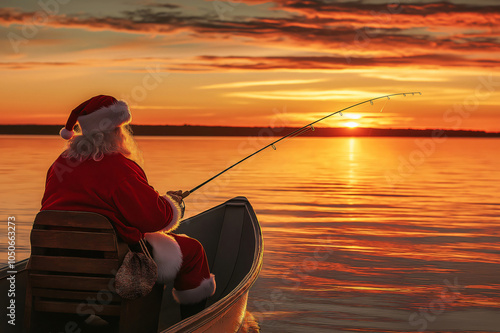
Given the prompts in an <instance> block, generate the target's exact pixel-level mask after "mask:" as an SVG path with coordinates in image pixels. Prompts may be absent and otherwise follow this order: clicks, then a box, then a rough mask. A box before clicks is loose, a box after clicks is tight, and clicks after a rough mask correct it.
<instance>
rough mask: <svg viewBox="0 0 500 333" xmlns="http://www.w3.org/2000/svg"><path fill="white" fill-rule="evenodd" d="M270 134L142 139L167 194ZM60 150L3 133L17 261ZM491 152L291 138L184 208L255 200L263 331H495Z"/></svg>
mask: <svg viewBox="0 0 500 333" xmlns="http://www.w3.org/2000/svg"><path fill="white" fill-rule="evenodd" d="M270 140H271V139H269V138H199V137H189V138H184V137H183V138H180V137H165V138H162V137H139V138H138V140H137V141H138V143H139V145H140V147H141V149H142V151H143V154H144V160H145V164H144V169H145V171H146V174H147V175H148V178H149V181H150V183H151V184H152V185H153V186H154V187H155V188H156V189H157V190H158V191H160V192H164V191H166V190H177V189H183V190H188V189H191V188H193V187H194V186H196V185H198V184H199V183H201V182H203V181H204V180H206V179H208V178H210V177H211V176H212V175H214V174H215V173H217V172H219V171H220V170H222V169H224V168H225V167H227V166H228V165H230V164H231V163H233V162H235V161H237V160H239V159H241V158H243V157H244V156H245V155H247V154H249V153H251V152H252V151H254V150H256V149H258V148H260V147H262V146H263V145H265V144H267V143H268V142H269V141H270ZM63 146H64V142H63V140H61V139H60V138H58V137H55V136H53V137H52V136H0V153H1V156H2V164H1V169H0V180H1V184H2V191H1V192H0V212H1V216H2V219H4V221H7V218H8V217H9V216H14V217H15V219H16V226H17V259H18V260H20V259H23V258H26V257H28V256H29V231H30V226H31V223H32V221H33V218H34V216H35V215H36V213H37V212H38V210H39V208H40V199H41V197H42V194H43V188H44V181H45V174H46V171H47V169H48V167H49V166H50V164H51V163H52V161H53V160H54V159H55V158H56V157H57V156H58V155H59V153H60V152H61V150H62V148H63ZM499 147H500V140H499V139H455V138H454V139H443V138H441V139H440V140H438V141H436V140H434V141H433V140H431V139H415V138H314V139H313V138H294V139H291V140H290V141H286V142H284V143H282V144H279V145H278V146H277V147H276V148H277V150H276V151H274V150H273V149H269V150H266V151H264V152H262V153H261V154H259V155H257V156H255V157H252V159H250V160H248V161H247V162H245V163H243V164H241V165H240V166H239V167H237V168H236V169H234V170H232V171H230V172H228V173H226V174H225V175H224V176H223V177H221V178H219V179H218V180H217V181H214V182H212V183H209V184H208V185H207V186H205V187H202V188H201V189H200V190H198V191H196V192H195V193H193V194H192V195H191V196H190V197H189V198H188V199H187V200H186V205H187V209H188V211H187V216H191V215H194V214H197V213H199V212H201V211H203V210H206V209H208V208H210V207H212V206H215V205H217V204H219V203H221V202H223V201H225V200H227V199H229V198H232V197H235V196H239V195H243V196H246V197H247V198H248V199H249V200H250V202H251V203H252V205H253V207H254V209H255V211H256V213H257V216H258V217H259V220H260V223H261V225H262V229H263V233H264V239H265V254H264V266H263V269H262V272H261V274H260V277H259V280H258V281H257V283H256V284H255V285H254V287H253V288H252V290H251V293H250V299H249V301H248V308H249V310H250V312H251V313H253V315H254V316H255V318H256V319H257V320H258V321H259V323H260V325H261V328H262V332H423V331H427V332H500V242H499V241H500V201H499V196H498V194H499V193H500V167H499V165H500V154H498V150H499ZM3 225H4V228H5V232H4V233H3V234H4V235H6V232H7V223H4V224H3ZM0 246H1V247H2V253H5V248H6V236H5V237H2V239H0ZM6 260H7V258H6V256H4V258H2V259H1V261H2V262H3V263H5V262H6Z"/></svg>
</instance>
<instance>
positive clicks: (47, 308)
mask: <svg viewBox="0 0 500 333" xmlns="http://www.w3.org/2000/svg"><path fill="white" fill-rule="evenodd" d="M92 305H93V304H89V303H85V302H83V303H82V302H77V303H69V302H57V301H37V300H36V299H35V300H34V301H33V308H34V309H35V311H40V312H57V313H82V314H84V313H83V312H82V311H85V310H88V309H92V311H94V312H95V314H96V315H98V316H99V315H101V316H119V315H120V306H119V305H101V304H96V305H95V307H93V306H92ZM101 306H102V308H101ZM101 309H102V310H101Z"/></svg>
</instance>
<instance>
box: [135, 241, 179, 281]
mask: <svg viewBox="0 0 500 333" xmlns="http://www.w3.org/2000/svg"><path fill="white" fill-rule="evenodd" d="M144 238H146V240H147V241H148V243H149V244H151V246H152V247H153V259H154V261H155V262H156V265H157V266H158V282H159V283H163V284H165V283H167V282H168V281H172V280H173V279H175V277H176V275H177V273H178V272H179V270H180V268H181V265H182V252H181V247H180V246H179V244H177V241H176V240H175V238H174V237H172V236H170V235H167V234H166V233H164V232H161V231H159V232H153V233H147V234H145V235H144Z"/></svg>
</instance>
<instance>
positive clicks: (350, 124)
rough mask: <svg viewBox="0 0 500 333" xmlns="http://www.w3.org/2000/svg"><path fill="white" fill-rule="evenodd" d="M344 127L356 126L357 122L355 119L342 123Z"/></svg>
mask: <svg viewBox="0 0 500 333" xmlns="http://www.w3.org/2000/svg"><path fill="white" fill-rule="evenodd" d="M344 126H345V127H349V128H354V127H358V126H359V124H358V123H357V122H355V121H348V122H347V123H345V124H344Z"/></svg>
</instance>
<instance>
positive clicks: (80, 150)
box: [63, 125, 143, 164]
mask: <svg viewBox="0 0 500 333" xmlns="http://www.w3.org/2000/svg"><path fill="white" fill-rule="evenodd" d="M76 130H77V131H78V132H77V133H80V130H79V129H78V128H77V129H76ZM114 153H120V154H122V155H123V156H125V157H127V158H129V159H131V160H133V161H135V162H137V163H139V164H142V163H143V160H142V154H141V152H140V150H139V148H138V147H137V143H136V142H135V140H134V137H133V136H132V130H131V128H130V126H129V125H123V126H119V127H117V128H115V129H113V130H112V131H94V132H91V133H87V134H79V135H75V136H74V137H73V138H71V139H70V140H69V141H68V144H67V146H66V150H65V151H64V152H63V156H64V157H66V158H71V159H76V160H78V161H80V162H81V161H84V160H86V159H88V158H92V159H93V160H94V161H100V160H102V159H103V158H104V155H107V154H114Z"/></svg>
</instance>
